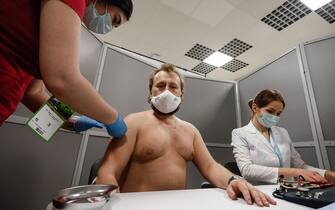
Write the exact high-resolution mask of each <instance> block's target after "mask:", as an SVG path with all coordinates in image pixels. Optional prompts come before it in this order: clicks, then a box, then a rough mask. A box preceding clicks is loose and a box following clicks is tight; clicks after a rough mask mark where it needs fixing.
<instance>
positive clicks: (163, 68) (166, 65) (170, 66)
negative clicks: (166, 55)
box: [149, 63, 185, 93]
mask: <svg viewBox="0 0 335 210" xmlns="http://www.w3.org/2000/svg"><path fill="white" fill-rule="evenodd" d="M161 71H165V72H167V73H170V72H173V73H175V74H177V76H178V77H179V80H180V89H181V91H182V92H183V91H184V83H185V81H184V77H183V76H182V75H181V74H180V73H179V72H178V70H177V69H176V66H175V65H173V64H169V63H164V64H162V65H161V67H160V68H159V69H157V70H156V71H154V72H152V73H151V75H150V77H149V92H150V93H151V89H152V86H153V84H154V77H155V76H156V74H158V73H159V72H161Z"/></svg>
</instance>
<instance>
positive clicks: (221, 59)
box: [204, 52, 233, 67]
mask: <svg viewBox="0 0 335 210" xmlns="http://www.w3.org/2000/svg"><path fill="white" fill-rule="evenodd" d="M231 60H233V57H231V56H229V55H226V54H223V53H220V52H215V53H213V54H212V55H210V56H209V57H208V58H206V59H205V60H204V62H205V63H208V64H210V65H212V66H216V67H221V66H223V65H224V64H226V63H228V62H229V61H231Z"/></svg>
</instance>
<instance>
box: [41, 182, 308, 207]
mask: <svg viewBox="0 0 335 210" xmlns="http://www.w3.org/2000/svg"><path fill="white" fill-rule="evenodd" d="M276 187H277V186H276V185H262V186H258V188H260V189H261V190H262V191H263V192H265V193H266V194H268V195H270V196H271V197H272V192H273V191H274V190H275V188H276ZM274 199H275V200H276V201H277V205H275V206H274V205H271V206H270V208H271V210H275V209H277V210H278V209H281V210H309V209H312V208H309V207H306V206H302V205H298V204H294V203H290V202H287V201H284V200H281V199H276V198H274ZM263 208H265V209H267V207H263ZM82 209H85V210H86V208H76V209H75V210H82ZM137 209H145V210H219V209H220V210H222V209H223V210H235V209H236V210H241V209H250V210H251V209H258V210H259V209H260V207H258V206H257V205H256V204H254V205H248V204H246V202H245V201H244V200H243V199H241V198H239V199H238V200H237V201H233V200H231V199H230V198H229V197H228V195H227V193H226V191H225V190H222V189H218V188H211V189H195V190H171V191H156V192H140V193H116V194H113V196H112V198H111V199H110V200H109V201H108V202H107V203H106V204H105V205H104V206H103V207H102V208H101V210H137ZM47 210H53V208H52V204H49V206H48V208H47ZM90 210H91V209H90ZM92 210H93V209H92ZM94 210H95V209H94ZM96 210H98V209H96Z"/></svg>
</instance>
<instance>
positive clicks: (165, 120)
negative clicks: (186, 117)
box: [151, 110, 176, 123]
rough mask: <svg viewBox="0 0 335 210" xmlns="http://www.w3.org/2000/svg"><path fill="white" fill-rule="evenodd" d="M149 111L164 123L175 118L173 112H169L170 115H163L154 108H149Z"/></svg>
mask: <svg viewBox="0 0 335 210" xmlns="http://www.w3.org/2000/svg"><path fill="white" fill-rule="evenodd" d="M151 112H152V113H153V115H154V116H155V117H156V118H158V119H159V120H161V121H164V122H166V123H170V122H174V121H175V120H176V117H175V116H174V114H170V115H164V114H160V113H158V112H156V111H154V110H151Z"/></svg>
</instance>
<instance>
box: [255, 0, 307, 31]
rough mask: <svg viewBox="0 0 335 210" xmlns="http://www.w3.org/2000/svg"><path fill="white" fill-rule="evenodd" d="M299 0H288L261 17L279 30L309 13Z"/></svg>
mask: <svg viewBox="0 0 335 210" xmlns="http://www.w3.org/2000/svg"><path fill="white" fill-rule="evenodd" d="M311 12H312V10H310V9H309V8H308V7H307V6H306V5H304V4H303V3H301V2H300V1H299V0H288V1H286V2H284V3H283V4H282V5H280V6H279V7H278V8H277V9H275V10H273V11H272V12H271V13H269V14H267V15H266V16H265V17H263V18H262V19H261V21H263V22H264V23H266V24H268V25H269V26H271V27H272V28H274V29H276V30H277V31H281V30H283V29H284V28H286V27H287V26H289V25H291V24H293V23H294V22H296V21H298V20H299V19H301V18H303V17H304V16H306V15H307V14H309V13H311Z"/></svg>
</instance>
